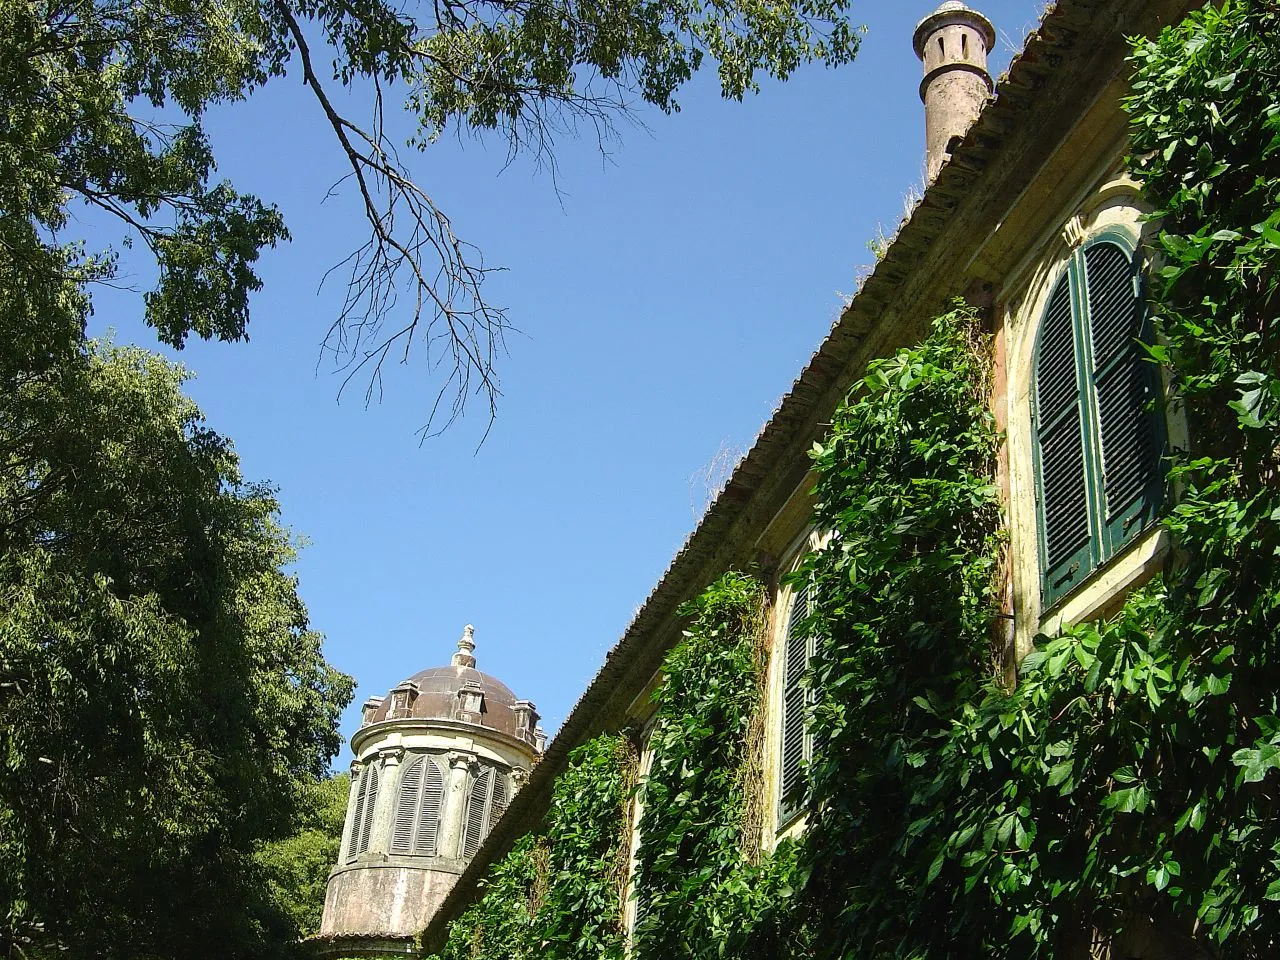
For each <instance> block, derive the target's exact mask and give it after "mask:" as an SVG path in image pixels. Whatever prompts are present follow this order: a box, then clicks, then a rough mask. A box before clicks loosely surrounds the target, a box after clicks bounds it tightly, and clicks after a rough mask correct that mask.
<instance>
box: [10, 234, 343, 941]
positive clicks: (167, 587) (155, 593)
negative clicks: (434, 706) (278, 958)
mask: <svg viewBox="0 0 1280 960" xmlns="http://www.w3.org/2000/svg"><path fill="white" fill-rule="evenodd" d="M44 255H45V256H46V258H47V260H52V259H54V257H53V255H52V254H50V253H49V252H48V251H45V254H44ZM25 280H31V278H30V277H29V275H23V274H22V273H21V272H20V271H9V272H8V273H3V272H0V302H3V303H4V304H6V305H8V306H9V307H10V308H9V309H0V333H2V334H4V336H5V339H4V343H5V346H4V348H3V349H0V864H3V868H0V956H5V957H32V956H35V957H45V956H55V955H56V956H60V957H68V958H75V957H105V958H110V957H159V956H184V957H205V956H209V957H212V956H218V957H244V956H254V955H262V953H263V952H264V951H266V950H268V949H269V948H270V947H271V945H272V944H276V943H279V942H281V941H283V940H285V939H288V938H289V937H290V935H291V931H292V928H291V926H290V924H289V922H288V918H287V917H286V916H283V915H281V911H280V909H279V908H278V906H277V905H275V904H273V903H271V902H270V901H269V900H268V899H266V898H265V897H264V896H263V893H262V885H261V883H260V882H259V880H258V870H257V868H256V866H255V864H254V861H253V859H252V851H253V849H254V847H255V845H257V844H258V843H260V842H261V841H264V840H269V839H272V838H276V837H279V836H281V835H284V834H285V833H287V832H288V831H289V830H290V829H291V828H292V825H293V821H294V818H295V816H296V815H297V812H298V810H299V809H300V806H301V805H302V804H303V803H304V801H305V797H306V790H307V785H308V784H311V783H314V782H316V781H317V780H318V779H319V778H321V777H322V776H323V775H324V773H325V769H326V766H327V763H328V760H329V758H330V757H332V756H333V754H334V753H335V752H336V751H337V749H338V747H339V739H338V735H337V731H336V721H337V715H338V711H339V710H340V709H341V708H342V707H343V706H344V705H345V704H346V703H347V702H348V701H349V699H350V696H351V682H350V680H349V678H347V677H345V676H343V675H341V674H339V673H337V672H336V671H334V670H333V669H332V668H331V667H329V665H328V664H327V663H325V661H324V659H323V657H322V656H321V652H320V637H319V635H318V634H316V633H315V632H313V631H311V630H310V629H309V628H308V625H307V615H306V610H305V608H304V607H303V604H302V602H301V600H300V599H299V598H298V595H297V584H296V581H295V579H294V578H293V577H292V576H290V575H289V574H287V573H286V572H284V570H283V568H284V567H286V566H287V565H288V564H289V563H291V562H292V560H293V557H294V553H293V546H292V543H291V541H290V538H289V537H288V535H287V534H286V533H285V532H284V531H283V530H282V529H281V527H280V526H279V524H278V521H277V519H276V514H277V506H276V502H275V499H274V497H273V496H272V493H271V491H270V490H269V489H267V488H265V487H262V486H258V485H253V484H249V483H246V482H245V481H244V480H243V479H242V478H241V476H240V474H239V470H238V467H237V460H236V456H235V453H234V451H233V450H232V448H231V445H230V443H229V442H228V441H227V440H226V439H224V438H223V437H220V436H218V435H217V434H216V433H214V432H213V431H211V430H210V429H208V427H206V426H205V424H204V423H203V421H202V418H201V416H200V413H199V411H198V410H197V409H196V407H195V405H194V403H192V402H191V401H190V400H188V399H187V398H185V397H184V396H183V395H182V393H181V390H180V386H181V383H182V381H183V379H184V378H185V374H184V373H183V372H182V370H181V369H180V368H178V367H176V366H173V365H171V364H169V363H167V362H166V361H164V360H162V359H160V358H158V357H156V356H153V355H150V354H148V353H145V352H143V351H141V350H137V349H117V348H113V347H111V346H104V345H99V344H93V343H90V344H84V343H81V342H80V341H79V340H78V339H77V336H78V333H77V331H78V329H79V327H80V326H81V325H82V323H83V311H84V310H85V309H86V301H85V298H84V296H83V293H82V291H81V290H80V288H79V287H78V285H77V283H76V282H75V280H74V279H64V280H62V281H61V285H60V286H58V287H57V290H58V292H57V294H56V295H53V296H51V295H50V290H51V289H53V288H54V285H51V284H47V283H43V282H38V281H35V280H31V282H29V283H26V284H25V285H24V281H25ZM15 306H16V309H15V308H14V307H15ZM24 310H25V311H26V312H25V313H24V312H23V311H24ZM33 318H34V319H38V320H39V322H38V323H32V322H31V321H32V319H33ZM6 328H9V329H6ZM10 334H13V336H9V335H10ZM36 334H40V335H36Z"/></svg>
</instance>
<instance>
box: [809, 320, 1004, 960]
mask: <svg viewBox="0 0 1280 960" xmlns="http://www.w3.org/2000/svg"><path fill="white" fill-rule="evenodd" d="M986 356H987V354H986V345H985V341H984V340H983V339H982V338H981V337H980V335H979V333H978V320H977V318H976V316H975V315H974V313H973V311H971V310H970V309H969V308H967V307H964V306H963V305H957V306H956V307H955V309H953V310H952V311H951V312H949V313H947V314H944V315H943V316H941V317H939V318H938V319H937V320H936V321H935V322H934V326H933V334H932V335H931V336H930V337H929V338H928V339H927V340H926V341H924V343H922V344H920V345H919V346H917V347H913V348H908V349H903V350H899V351H898V352H897V353H896V354H895V355H893V356H891V357H888V358H885V359H883V360H880V361H877V362H875V363H873V364H872V365H871V366H870V368H869V369H868V371H867V374H866V376H865V377H864V378H863V380H862V381H861V382H860V383H859V384H857V385H856V386H855V387H854V389H853V390H852V391H851V393H850V397H849V399H848V401H847V402H846V403H845V404H844V405H843V406H841V408H840V409H839V410H838V411H837V413H836V416H835V418H834V421H833V424H832V428H831V433H830V435H829V437H828V439H827V440H826V441H825V442H824V443H823V444H821V445H820V446H818V447H816V448H815V450H814V459H815V462H816V464H817V469H818V473H819V481H818V486H817V491H816V492H817V496H818V504H817V508H816V522H817V524H818V525H819V527H820V528H824V529H828V530H831V531H832V538H831V540H830V542H829V545H828V546H827V547H826V548H825V549H823V550H821V551H818V552H817V553H815V554H813V555H811V556H810V558H809V559H808V561H807V562H806V563H805V564H804V565H803V567H802V568H801V570H800V571H799V572H798V574H797V579H798V580H800V581H804V580H808V581H810V582H811V583H812V584H813V586H812V588H811V595H812V596H813V597H814V598H815V599H816V603H815V605H814V608H813V612H812V614H811V615H810V617H809V619H808V621H807V622H806V624H805V627H806V628H807V629H809V630H811V631H813V632H815V633H816V634H817V639H818V643H817V647H816V654H815V656H814V658H813V662H812V664H811V666H810V682H811V683H812V685H813V687H814V689H815V690H816V691H817V694H818V699H817V705H816V709H815V714H814V717H813V723H812V729H813V732H814V736H815V741H816V744H817V746H816V748H815V756H814V760H813V762H812V763H811V764H810V766H809V770H808V784H809V789H808V796H807V798H806V806H807V813H808V824H807V828H806V832H805V835H804V838H803V840H802V841H801V849H800V865H801V866H800V868H801V870H802V874H803V876H804V877H805V884H806V886H805V892H804V902H805V904H806V906H807V908H808V909H807V912H806V913H805V914H804V915H803V917H802V919H803V921H804V923H805V924H806V925H807V926H808V927H809V930H810V933H811V935H812V939H813V942H814V945H815V948H816V950H817V952H818V954H819V955H823V956H826V955H833V956H860V957H862V956H866V957H874V956H881V955H884V956H904V957H905V956H916V955H926V954H928V953H929V951H931V950H933V949H936V947H937V946H938V945H941V944H946V943H948V942H954V943H955V949H956V955H972V954H966V952H965V950H964V949H963V948H962V946H961V942H960V941H956V940H955V939H954V938H955V937H956V935H957V931H955V930H954V929H953V924H952V918H951V917H949V916H948V914H947V910H946V905H945V902H940V900H941V901H945V898H946V897H947V895H948V891H949V889H950V888H951V887H952V886H953V885H954V881H955V878H954V877H953V876H951V875H950V871H948V874H947V875H945V876H940V873H941V866H942V863H941V861H942V860H944V859H945V858H944V856H943V854H944V847H945V843H946V837H947V830H946V827H947V825H948V823H949V818H950V817H951V816H952V804H954V802H955V800H956V794H957V792H958V790H959V789H960V787H961V784H960V782H959V779H960V778H959V774H960V771H958V770H956V769H955V768H954V767H949V766H947V765H944V764H940V763H939V759H940V755H941V754H943V753H945V751H946V750H947V748H948V745H949V741H950V738H951V736H952V724H953V717H954V713H955V710H956V706H957V704H959V703H962V702H964V701H966V700H968V699H970V698H971V697H972V696H973V695H974V693H975V691H977V690H978V689H979V688H980V686H981V684H982V683H983V681H984V679H986V678H988V677H989V676H990V674H991V669H990V655H989V653H988V648H989V636H990V633H989V631H990V624H991V618H992V604H991V584H992V580H993V577H994V575H995V572H996V570H997V561H998V558H999V555H1000V549H1001V538H1000V536H999V533H998V528H999V520H1000V515H999V506H998V505H999V497H998V492H997V490H996V488H995V486H994V485H993V479H992V478H993V468H994V462H995V451H996V446H997V440H998V437H997V433H996V431H995V427H994V424H993V422H992V418H991V415H990V413H989V412H988V409H987V404H988V397H989V395H990V393H989V383H988V362H987V359H986ZM836 905H838V907H836Z"/></svg>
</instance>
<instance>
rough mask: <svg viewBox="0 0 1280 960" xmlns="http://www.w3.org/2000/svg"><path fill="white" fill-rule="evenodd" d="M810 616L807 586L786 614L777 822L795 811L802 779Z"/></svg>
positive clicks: (797, 594)
mask: <svg viewBox="0 0 1280 960" xmlns="http://www.w3.org/2000/svg"><path fill="white" fill-rule="evenodd" d="M808 615H809V586H808V585H805V586H804V587H801V588H800V589H799V590H797V591H796V593H795V596H794V598H793V599H792V601H791V612H790V613H789V614H788V615H787V632H786V636H785V639H784V644H785V646H784V649H783V666H782V677H783V680H782V751H781V754H782V759H781V764H780V767H781V771H780V777H779V784H780V790H779V794H780V795H779V798H778V820H779V821H780V822H781V821H782V820H785V819H788V818H790V817H791V816H792V815H793V814H794V813H795V812H796V808H797V803H796V800H797V797H796V794H797V792H798V791H799V787H800V783H801V781H802V779H803V777H804V761H805V703H806V698H805V689H804V687H803V685H802V684H801V680H802V679H803V677H804V672H805V670H806V669H807V668H808V666H809V644H808V638H807V637H806V636H805V634H804V631H803V630H802V629H801V626H802V624H803V622H804V619H805V617H807V616H808Z"/></svg>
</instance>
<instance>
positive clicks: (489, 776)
mask: <svg viewBox="0 0 1280 960" xmlns="http://www.w3.org/2000/svg"><path fill="white" fill-rule="evenodd" d="M492 785H493V769H492V768H491V767H485V768H484V769H483V770H481V771H480V773H479V774H477V775H476V778H475V780H474V781H473V782H472V784H471V796H470V798H468V801H467V822H466V832H465V834H464V836H463V841H462V855H463V856H464V857H465V858H466V859H468V860H470V859H471V858H472V857H474V856H475V855H476V851H477V850H479V849H480V842H481V841H482V840H483V839H484V835H485V833H486V829H485V828H486V827H487V825H488V824H487V823H486V819H487V818H486V814H487V812H488V806H489V791H490V789H491V788H492Z"/></svg>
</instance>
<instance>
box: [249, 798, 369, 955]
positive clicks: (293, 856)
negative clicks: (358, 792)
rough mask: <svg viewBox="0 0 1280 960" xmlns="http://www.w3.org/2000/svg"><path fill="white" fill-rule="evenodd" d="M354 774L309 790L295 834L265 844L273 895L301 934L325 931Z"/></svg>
mask: <svg viewBox="0 0 1280 960" xmlns="http://www.w3.org/2000/svg"><path fill="white" fill-rule="evenodd" d="M350 790H351V777H350V776H349V775H348V774H345V773H340V774H338V775H337V776H336V777H330V778H329V779H328V780H323V781H321V782H320V783H319V784H317V785H316V786H315V787H314V788H312V789H311V790H309V791H308V792H307V796H306V805H305V807H304V809H303V810H302V812H301V816H300V817H299V822H298V827H297V828H296V829H295V830H294V832H293V833H291V834H289V836H287V837H282V838H281V839H279V840H273V841H271V842H270V843H267V844H264V845H263V847H262V849H260V850H259V851H258V853H257V857H256V859H257V861H258V864H259V866H260V868H261V870H262V875H263V877H264V879H265V881H266V884H267V888H268V890H269V893H270V898H271V900H272V901H273V902H274V903H276V904H277V905H279V906H280V907H281V908H283V909H284V911H285V912H286V913H287V914H288V916H289V919H290V920H291V921H292V922H293V925H294V928H295V930H296V935H297V936H298V937H310V936H313V935H314V934H317V933H319V932H320V914H321V913H322V912H323V910H324V893H325V887H326V885H327V884H328V882H329V871H330V870H331V869H333V865H334V864H335V863H337V862H338V847H339V846H340V845H341V844H342V826H343V821H344V820H345V819H346V815H347V797H348V794H349V793H350Z"/></svg>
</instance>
